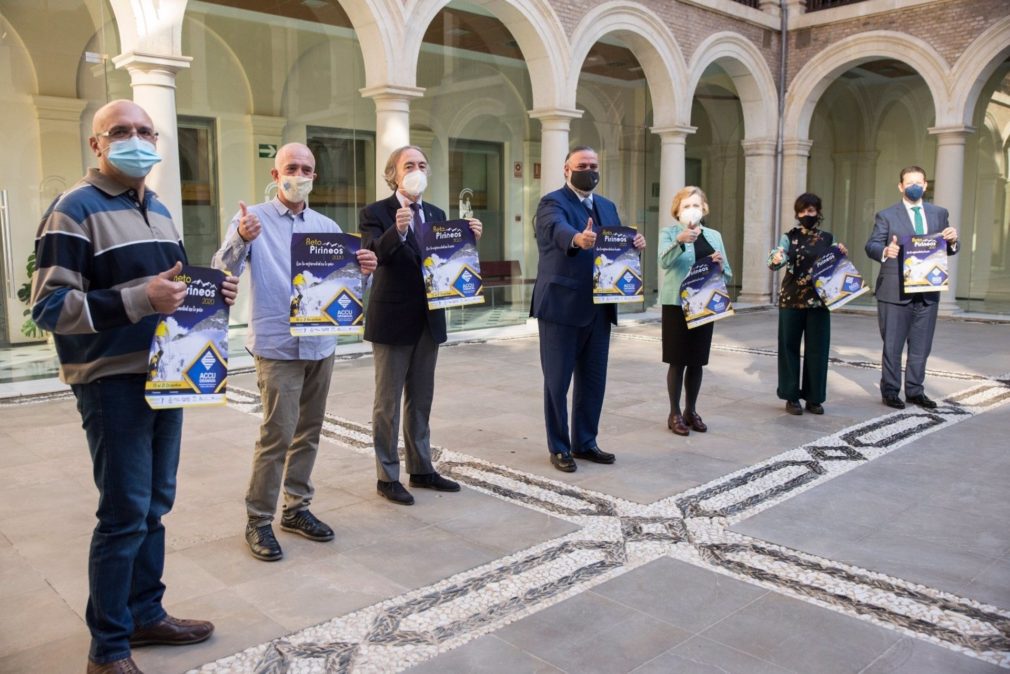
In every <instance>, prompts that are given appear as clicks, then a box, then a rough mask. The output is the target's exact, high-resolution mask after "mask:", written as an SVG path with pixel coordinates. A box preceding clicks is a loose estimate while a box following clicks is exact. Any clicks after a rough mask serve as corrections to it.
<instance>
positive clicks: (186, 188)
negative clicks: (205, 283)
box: [179, 117, 221, 266]
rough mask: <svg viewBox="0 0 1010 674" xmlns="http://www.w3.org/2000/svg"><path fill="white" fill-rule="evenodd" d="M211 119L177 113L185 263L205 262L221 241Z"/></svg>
mask: <svg viewBox="0 0 1010 674" xmlns="http://www.w3.org/2000/svg"><path fill="white" fill-rule="evenodd" d="M214 129H215V127H214V120H213V119H207V118H203V117H179V175H180V178H181V179H182V236H183V241H184V242H185V245H186V254H187V256H188V257H189V263H190V264H194V265H201V266H207V265H209V264H210V260H211V258H212V257H214V253H216V252H217V249H218V247H219V246H220V245H221V222H220V211H219V209H218V195H217V162H216V161H215V159H216V157H217V151H216V143H215V133H214Z"/></svg>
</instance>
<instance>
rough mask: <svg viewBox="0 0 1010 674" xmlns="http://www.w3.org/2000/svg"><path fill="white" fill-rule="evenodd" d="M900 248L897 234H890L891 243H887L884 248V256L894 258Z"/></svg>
mask: <svg viewBox="0 0 1010 674" xmlns="http://www.w3.org/2000/svg"><path fill="white" fill-rule="evenodd" d="M900 250H901V246H899V245H898V237H897V236H892V237H891V243H889V244H887V247H886V248H884V257H887V258H891V259H893V258H896V257H898V252H899V251H900Z"/></svg>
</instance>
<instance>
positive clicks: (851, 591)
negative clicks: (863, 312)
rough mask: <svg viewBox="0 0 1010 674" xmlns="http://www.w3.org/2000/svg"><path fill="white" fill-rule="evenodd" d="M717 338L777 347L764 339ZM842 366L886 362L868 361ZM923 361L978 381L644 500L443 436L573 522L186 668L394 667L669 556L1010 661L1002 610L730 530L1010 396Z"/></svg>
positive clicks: (367, 447) (341, 437)
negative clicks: (554, 534)
mask: <svg viewBox="0 0 1010 674" xmlns="http://www.w3.org/2000/svg"><path fill="white" fill-rule="evenodd" d="M615 336H616V335H615ZM620 337H621V338H630V339H642V338H643V337H641V336H638V335H621V336H620ZM645 339H654V338H650V337H645ZM713 348H716V349H721V350H726V351H738V352H746V353H750V354H752V355H766V356H775V355H776V354H775V352H773V351H770V352H766V351H765V350H758V349H744V348H737V347H725V346H715V345H714V346H713ZM836 364H837V365H844V366H851V367H858V368H873V369H876V368H878V367H879V364H877V363H864V362H862V361H838V362H837V363H836ZM929 374H930V376H934V377H943V378H949V379H956V380H965V381H970V382H975V383H974V384H973V385H972V386H971V387H970V388H967V389H965V390H964V391H961V392H960V393H957V394H955V395H952V396H950V397H948V398H947V399H946V400H943V401H942V402H941V404H940V405H939V407H938V408H937V409H936V410H931V411H928V412H927V411H917V408H914V409H907V410H904V411H900V412H895V413H892V414H887V415H884V416H882V417H879V418H876V419H873V420H870V421H867V422H862V423H859V424H856V425H854V426H851V427H849V428H846V429H844V430H842V431H840V432H838V433H835V434H833V435H830V436H827V437H823V438H820V439H818V440H817V441H816V442H813V443H810V444H807V445H803V446H800V447H797V448H795V449H792V450H789V451H786V452H783V453H782V454H779V455H777V456H775V457H772V458H771V459H768V460H766V461H763V462H761V463H759V464H756V465H754V466H750V467H748V468H746V469H743V470H740V471H737V472H735V473H731V474H729V475H726V476H723V477H721V478H719V479H716V480H713V481H711V482H709V483H708V484H705V485H701V486H699V487H696V488H694V489H690V490H688V491H686V492H683V493H681V494H677V495H674V496H671V497H668V498H665V499H662V500H660V501H657V502H655V503H652V504H639V503H634V502H631V501H627V500H624V499H620V498H615V497H612V496H609V495H607V494H603V493H598V492H593V491H590V490H586V489H582V488H579V487H574V486H571V485H568V484H564V483H561V482H558V481H555V480H552V479H549V478H544V477H541V476H537V475H530V474H527V473H523V472H520V471H516V470H513V469H511V468H508V467H506V466H501V465H496V464H492V463H489V462H486V461H483V460H481V459H477V458H474V457H470V456H466V455H464V454H459V453H457V452H453V451H450V450H448V449H438V450H435V453H436V457H434V458H435V460H436V464H437V467H438V470H439V472H441V473H442V474H444V475H447V476H450V477H452V478H453V479H455V480H458V481H459V482H462V483H463V484H465V485H466V486H467V487H469V488H472V489H477V490H480V491H483V492H485V493H487V494H491V495H493V496H495V497H498V498H500V499H503V500H506V501H509V502H512V503H515V504H518V505H522V506H525V507H527V508H532V509H534V510H537V511H540V512H543V513H547V514H550V515H552V516H554V517H559V518H562V519H565V520H567V521H569V522H572V523H575V524H577V525H579V527H580V529H579V530H578V531H576V532H574V533H571V534H568V535H566V536H563V537H561V538H558V539H556V540H552V541H547V542H544V543H542V544H540V545H537V546H534V547H532V548H529V549H526V550H523V551H520V552H517V553H515V554H512V555H510V556H508V557H504V558H501V559H498V560H495V561H494V562H491V563H489V564H486V565H484V566H481V567H478V568H475V569H471V570H469V571H465V572H463V573H459V574H456V575H454V576H452V577H450V578H447V579H445V580H443V581H441V582H438V583H435V584H434V585H430V586H427V587H424V588H420V589H417V590H414V591H412V592H408V593H406V594H404V595H401V596H398V597H394V598H391V599H389V600H386V601H383V602H380V603H378V604H375V605H373V606H370V607H367V608H365V609H361V610H358V611H355V612H353V613H350V614H347V615H344V616H340V617H337V618H334V619H333V620H331V621H329V622H326V623H322V624H320V625H316V626H313V627H310V628H307V629H304V630H300V631H297V632H295V633H293V634H290V635H287V636H285V637H283V638H280V639H276V640H274V641H271V642H269V643H265V644H261V645H259V646H256V647H253V648H250V649H248V650H246V651H243V652H240V653H237V654H235V655H232V656H230V657H227V658H223V659H221V660H218V661H216V662H212V663H209V664H207V665H204V666H203V667H201V668H199V669H197V670H193V671H194V672H201V673H207V672H247V671H248V672H257V673H259V674H281V673H283V672H380V671H381V672H391V671H400V670H403V669H405V668H408V667H410V666H412V665H416V664H418V663H421V662H423V661H425V660H427V659H430V658H432V657H434V656H436V655H438V654H440V653H443V652H445V651H448V650H450V649H453V648H456V647H458V646H460V645H462V644H464V643H466V642H468V641H470V640H471V639H474V638H476V637H479V636H481V635H483V634H487V633H489V632H492V631H494V630H496V629H498V628H500V627H502V626H504V625H507V624H509V623H511V622H514V621H516V620H519V619H521V618H523V617H525V616H528V615H530V614H532V613H535V612H537V611H539V610H542V609H544V608H546V607H548V606H551V605H553V604H555V603H557V602H560V601H563V600H564V599H566V598H568V597H571V596H573V595H575V594H578V593H580V592H583V591H585V590H587V589H589V588H592V587H594V586H596V585H598V584H600V583H603V582H605V581H607V580H609V579H611V578H613V577H615V576H618V575H620V574H623V573H626V572H627V571H629V570H631V569H634V568H637V567H639V566H641V565H643V564H645V563H647V562H650V561H652V560H654V559H657V558H659V557H662V556H670V557H673V558H675V559H678V560H681V561H684V562H688V563H691V564H695V565H698V566H701V567H704V568H706V569H709V570H711V571H715V572H717V573H722V574H725V575H728V576H732V577H734V578H737V579H740V580H744V581H747V582H750V583H753V584H757V585H760V586H763V587H766V588H769V589H772V590H775V591H777V592H781V593H783V594H786V595H789V596H791V597H795V598H798V599H801V600H804V601H808V602H811V603H814V604H817V605H819V606H822V607H824V608H828V609H832V610H836V611H840V612H843V613H846V614H848V615H852V616H856V617H859V618H862V619H864V620H868V621H870V622H873V623H875V624H877V625H880V626H883V627H887V628H890V629H894V630H898V631H900V632H902V633H904V634H907V635H910V636H913V637H916V638H919V639H924V640H926V641H929V642H931V643H935V644H938V645H942V646H944V647H947V648H949V649H951V650H955V651H958V652H961V653H963V654H965V655H968V656H971V657H974V658H978V659H980V660H984V661H986V662H989V663H993V664H996V665H999V666H1002V667H1005V668H1008V669H1010V611H1008V610H1006V609H1001V608H997V607H993V606H987V605H984V604H982V603H979V602H977V601H974V600H971V599H966V598H962V597H957V596H954V595H952V594H949V593H945V592H942V591H939V590H935V589H932V588H929V587H924V586H921V585H917V584H914V583H910V582H907V581H904V580H901V579H899V578H893V577H889V576H887V575H884V574H880V573H876V572H873V571H870V570H867V569H861V568H857V567H853V566H849V565H845V564H840V563H837V562H833V561H831V560H829V559H824V558H820V557H817V556H814V555H810V554H807V553H804V552H800V551H797V550H793V549H789V548H786V547H782V546H778V545H774V544H771V543H767V542H765V541H761V540H758V539H755V538H751V537H748V536H745V535H742V534H738V533H736V532H733V531H732V530H730V528H729V527H730V526H731V525H733V524H735V523H737V522H740V521H741V520H743V519H745V518H747V517H750V516H751V515H754V514H756V513H758V512H761V511H762V510H765V509H766V508H770V507H772V506H774V505H776V504H778V503H781V502H782V501H784V500H786V499H788V498H791V497H793V496H795V495H797V494H799V493H801V492H803V491H805V490H807V489H811V488H813V487H816V486H817V485H819V484H823V483H824V482H825V481H826V480H830V479H832V478H834V477H837V476H838V475H841V474H843V473H845V472H847V471H849V470H852V469H853V468H855V467H857V466H859V465H862V464H865V463H866V462H868V461H872V460H873V459H876V458H878V457H880V456H883V455H885V454H887V453H888V452H891V451H893V450H894V449H897V448H898V447H901V446H903V445H905V444H907V443H909V442H912V441H913V440H915V439H916V438H919V437H922V436H923V435H925V434H928V433H932V432H935V431H937V430H940V429H943V428H947V427H950V426H952V425H954V424H957V423H959V422H961V421H963V420H965V419H968V418H970V417H971V416H973V415H975V414H980V413H983V412H986V411H988V410H991V409H994V408H996V407H999V406H1002V405H1004V404H1005V403H1006V402H1007V401H1008V400H1010V377H1005V376H1004V377H999V378H986V377H981V376H978V375H972V374H967V373H947V372H940V371H930V373H929ZM229 402H230V404H231V405H232V406H233V407H235V408H237V409H241V410H243V411H245V412H247V413H249V414H254V415H256V414H259V412H260V408H259V402H258V396H257V395H256V394H255V393H253V392H250V391H244V390H241V389H235V388H232V389H230V390H229ZM323 433H324V435H325V437H327V438H329V439H330V440H332V441H333V442H335V443H338V444H341V445H344V446H346V447H348V448H350V449H352V450H354V451H356V452H359V453H362V454H367V455H371V454H372V447H371V434H370V428H369V426H368V425H366V424H358V423H354V422H351V421H348V420H345V419H341V418H339V417H337V416H334V415H327V418H326V421H325V423H324V430H323Z"/></svg>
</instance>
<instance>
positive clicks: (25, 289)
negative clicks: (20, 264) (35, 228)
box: [18, 251, 46, 339]
mask: <svg viewBox="0 0 1010 674" xmlns="http://www.w3.org/2000/svg"><path fill="white" fill-rule="evenodd" d="M25 272H26V273H27V274H28V280H27V281H26V282H25V283H22V284H21V287H20V288H18V299H19V300H21V301H22V302H24V303H25V305H26V306H27V307H28V308H27V309H25V310H24V313H22V314H21V315H22V316H25V322H24V323H22V324H21V334H22V335H24V336H25V337H28V338H30V339H43V338H45V337H46V331H45V330H43V329H42V328H40V327H39V326H38V324H36V323H35V321H34V320H33V319H32V306H31V301H32V276H33V275H34V274H35V251H32V252H31V253H30V254H29V255H28V263H27V264H26V265H25Z"/></svg>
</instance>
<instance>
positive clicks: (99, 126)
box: [32, 100, 238, 674]
mask: <svg viewBox="0 0 1010 674" xmlns="http://www.w3.org/2000/svg"><path fill="white" fill-rule="evenodd" d="M92 130H93V135H92V137H91V138H90V139H89V144H90V146H91V150H92V152H94V153H95V156H97V157H98V168H97V169H94V168H93V169H90V170H89V171H88V174H87V175H86V176H84V178H83V179H82V180H81V181H80V182H79V183H77V184H76V185H75V186H74V187H72V188H71V189H70V190H68V191H67V192H65V193H64V194H62V195H60V196H59V197H58V198H57V199H56V201H55V202H54V203H53V205H52V206H50V207H49V210H48V211H47V212H46V214H45V216H44V217H43V220H42V224H41V225H40V226H39V232H38V236H37V240H36V264H37V267H38V271H37V272H36V275H35V277H34V279H33V284H32V305H33V306H32V316H33V318H34V319H35V321H36V323H38V324H39V325H40V326H41V327H43V328H45V329H46V330H49V331H51V332H53V333H54V335H55V342H56V352H57V355H58V356H59V360H60V378H61V379H62V380H63V381H64V382H66V383H67V384H69V385H70V387H71V388H72V389H73V392H74V396H76V398H77V409H78V411H79V412H80V414H81V419H82V422H83V427H84V431H85V434H86V435H87V439H88V447H89V449H90V451H91V458H92V462H93V466H94V470H93V472H94V480H95V485H96V486H97V487H98V512H97V516H98V524H97V526H96V527H95V530H94V533H93V535H92V539H91V552H90V555H89V560H88V580H89V598H88V607H87V613H86V619H87V623H88V628H89V629H90V630H91V637H92V639H91V649H90V653H89V656H88V668H87V671H88V673H89V674H97V673H99V672H101V673H106V672H115V673H133V672H139V671H140V670H139V669H138V668H137V666H136V664H135V663H134V662H133V659H132V658H131V657H130V648H131V646H144V645H149V644H190V643H197V642H199V641H203V640H204V639H206V638H208V637H209V636H210V635H211V632H213V630H214V626H213V625H212V624H211V623H209V622H206V621H199V620H180V619H177V618H173V617H171V616H169V615H168V614H167V613H166V612H165V609H164V608H163V607H162V595H163V594H164V592H165V586H164V584H163V583H162V582H161V575H162V570H163V569H164V565H165V527H164V525H162V523H161V518H162V517H163V516H164V515H165V514H166V513H168V511H169V510H170V509H171V508H172V503H173V501H174V499H175V478H176V469H177V468H178V465H179V446H180V442H181V439H182V410H180V409H170V410H158V411H155V410H152V409H151V408H150V407H148V405H147V403H146V401H145V400H144V384H145V382H146V378H147V356H148V349H149V347H150V344H151V339H152V337H153V336H154V329H155V326H156V324H157V322H158V315H159V314H168V313H171V312H173V311H174V310H175V309H176V308H178V307H179V305H181V304H182V301H183V299H184V298H185V294H186V285H185V284H184V283H180V282H177V281H174V280H173V278H174V276H175V275H176V274H178V273H179V272H180V271H181V269H182V263H183V262H185V261H186V251H185V250H184V249H183V246H182V240H181V238H180V236H179V232H178V230H177V229H176V227H175V225H174V223H173V222H172V218H171V215H170V214H169V212H168V209H167V208H165V206H164V205H163V204H162V203H161V202H160V201H159V200H158V197H157V195H155V194H154V192H152V191H151V190H149V189H146V188H145V181H146V177H147V174H148V172H149V171H150V170H151V167H152V166H154V164H156V163H157V162H159V161H161V159H160V157H159V156H158V154H157V151H156V149H155V145H156V143H157V140H158V134H157V132H156V131H155V130H154V125H153V123H152V122H151V118H150V117H149V116H148V114H147V113H146V112H145V111H144V109H143V108H141V107H140V106H138V105H136V104H135V103H133V102H131V101H125V100H119V101H113V102H111V103H109V104H107V105H105V106H103V107H102V108H100V109H99V110H98V112H96V113H95V118H94V122H93V125H92ZM237 283H238V279H237V278H235V277H234V276H230V277H228V280H227V281H225V284H224V288H223V290H222V292H223V294H224V296H225V298H226V301H227V302H228V303H229V304H230V303H233V302H234V301H235V295H236V292H237V289H238V286H237Z"/></svg>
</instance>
